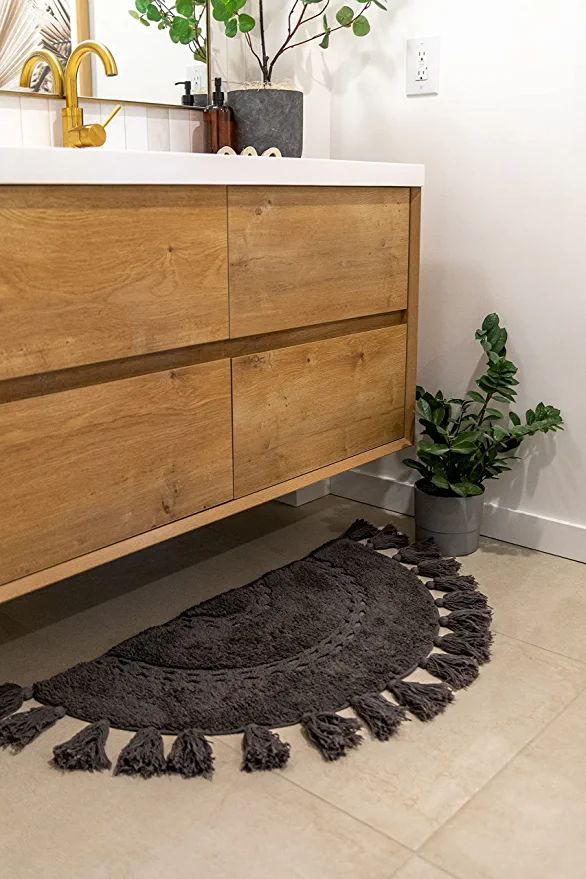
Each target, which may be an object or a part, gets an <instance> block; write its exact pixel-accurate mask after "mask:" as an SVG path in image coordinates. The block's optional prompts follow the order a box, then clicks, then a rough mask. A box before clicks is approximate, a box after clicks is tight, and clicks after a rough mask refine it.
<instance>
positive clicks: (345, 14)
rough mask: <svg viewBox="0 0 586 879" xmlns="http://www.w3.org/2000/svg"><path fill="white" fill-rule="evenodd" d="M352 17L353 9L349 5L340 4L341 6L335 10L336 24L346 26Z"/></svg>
mask: <svg viewBox="0 0 586 879" xmlns="http://www.w3.org/2000/svg"><path fill="white" fill-rule="evenodd" d="M353 18H354V10H352V9H351V8H350V7H349V6H342V8H341V9H338V11H337V12H336V21H337V22H338V24H341V25H342V27H348V25H349V24H351V23H352V19H353Z"/></svg>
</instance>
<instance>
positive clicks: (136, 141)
mask: <svg viewBox="0 0 586 879" xmlns="http://www.w3.org/2000/svg"><path fill="white" fill-rule="evenodd" d="M124 127H125V130H126V149H127V150H148V148H149V144H148V130H147V117H146V107H137V106H135V105H134V104H127V105H126V107H125V108H124Z"/></svg>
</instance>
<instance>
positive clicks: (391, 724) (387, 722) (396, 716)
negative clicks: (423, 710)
mask: <svg viewBox="0 0 586 879" xmlns="http://www.w3.org/2000/svg"><path fill="white" fill-rule="evenodd" d="M350 705H351V706H352V708H353V709H354V711H355V712H356V713H357V714H358V715H359V717H360V718H361V719H362V720H363V721H364V722H365V724H366V725H367V727H368V728H369V730H370V731H371V733H372V734H373V736H374V737H375V739H378V740H379V742H386V741H388V740H389V739H390V738H391V736H394V735H395V734H396V732H397V731H398V729H399V727H400V726H401V724H402V723H403V721H404V720H405V719H406V714H405V709H404V708H400V707H399V706H398V705H394V704H393V703H392V702H389V700H388V699H385V698H384V696H381V695H380V694H379V693H367V694H366V695H365V696H355V697H354V699H351V700H350Z"/></svg>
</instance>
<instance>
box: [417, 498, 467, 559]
mask: <svg viewBox="0 0 586 879" xmlns="http://www.w3.org/2000/svg"><path fill="white" fill-rule="evenodd" d="M483 507H484V495H483V494H479V495H476V496H475V497H462V498H460V497H439V496H437V495H433V494H427V493H426V492H425V491H422V490H421V488H420V487H419V483H417V484H416V485H415V529H416V534H417V540H425V539H426V538H428V537H433V539H434V540H435V542H436V543H437V545H438V546H439V548H440V552H441V553H442V555H445V556H456V555H470V553H473V552H476V550H477V549H478V542H479V539H480V525H481V523H482V510H483Z"/></svg>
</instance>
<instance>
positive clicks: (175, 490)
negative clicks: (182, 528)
mask: <svg viewBox="0 0 586 879" xmlns="http://www.w3.org/2000/svg"><path fill="white" fill-rule="evenodd" d="M231 431H232V424H231V413H230V363H229V362H228V361H217V362H215V363H210V364H206V365H203V366H193V367H189V368H186V369H179V370H173V371H170V372H160V373H156V374H154V375H148V376H141V377H138V378H132V379H126V380H124V381H119V382H110V383H108V384H103V385H95V386H94V387H88V388H80V389H78V390H73V391H66V392H64V393H60V394H52V395H50V396H48V397H39V398H35V399H32V400H23V401H19V402H15V403H7V404H5V405H4V406H0V485H2V506H1V508H0V534H1V535H2V536H1V549H0V582H6V581H9V580H13V579H15V578H20V577H23V576H25V575H27V574H30V573H31V572H33V571H39V570H41V569H43V568H46V567H49V566H51V565H55V564H56V563H59V562H63V561H65V560H66V559H70V558H73V557H76V556H79V555H82V554H83V553H87V552H90V551H92V550H95V549H97V548H99V547H103V546H107V545H109V544H112V543H114V542H115V541H120V540H123V539H124V538H127V537H130V536H131V535H135V534H140V533H141V532H144V531H148V530H149V529H151V528H157V527H159V526H161V525H164V524H166V523H168V522H172V521H174V520H176V519H180V518H182V517H184V516H188V515H190V514H193V513H197V512H198V511H200V510H203V509H205V508H207V507H210V506H213V505H215V504H221V503H222V502H224V501H226V500H228V499H230V498H231V497H232V496H233V493H232V489H233V482H232V454H231V453H232V433H231Z"/></svg>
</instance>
